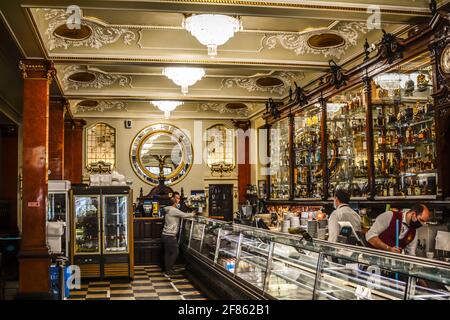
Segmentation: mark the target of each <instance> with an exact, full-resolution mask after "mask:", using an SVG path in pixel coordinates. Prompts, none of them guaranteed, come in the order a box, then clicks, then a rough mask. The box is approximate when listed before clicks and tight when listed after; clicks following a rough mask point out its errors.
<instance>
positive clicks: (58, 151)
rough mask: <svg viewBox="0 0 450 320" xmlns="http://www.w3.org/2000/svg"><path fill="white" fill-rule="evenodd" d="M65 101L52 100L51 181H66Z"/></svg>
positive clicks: (50, 115)
mask: <svg viewBox="0 0 450 320" xmlns="http://www.w3.org/2000/svg"><path fill="white" fill-rule="evenodd" d="M65 108H66V100H65V99H62V98H61V99H52V100H50V108H49V140H48V160H49V162H48V169H49V176H48V178H49V180H63V179H64V110H65Z"/></svg>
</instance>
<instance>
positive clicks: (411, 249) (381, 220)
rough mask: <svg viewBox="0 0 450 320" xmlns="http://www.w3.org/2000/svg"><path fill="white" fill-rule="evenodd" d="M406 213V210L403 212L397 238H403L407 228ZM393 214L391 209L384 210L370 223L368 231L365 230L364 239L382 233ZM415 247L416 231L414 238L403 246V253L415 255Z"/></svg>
mask: <svg viewBox="0 0 450 320" xmlns="http://www.w3.org/2000/svg"><path fill="white" fill-rule="evenodd" d="M406 213H407V212H403V219H402V226H401V229H400V234H399V236H398V238H399V239H403V238H404V237H405V236H406V234H407V233H408V230H409V226H408V225H407V224H406ZM393 215H394V213H393V212H392V211H386V212H384V213H382V214H380V215H379V216H378V217H377V218H376V219H375V222H374V224H373V225H372V227H371V228H370V229H369V231H367V233H366V240H367V241H369V240H370V239H372V238H373V237H379V236H380V234H382V233H383V231H384V230H386V229H387V228H388V227H389V224H390V223H391V220H392V217H393ZM416 248H417V232H416V235H415V236H414V239H413V240H412V241H411V242H410V243H409V244H408V245H407V246H406V247H405V253H406V254H409V255H411V256H415V255H416Z"/></svg>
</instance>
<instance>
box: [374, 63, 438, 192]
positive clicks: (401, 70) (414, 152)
mask: <svg viewBox="0 0 450 320" xmlns="http://www.w3.org/2000/svg"><path fill="white" fill-rule="evenodd" d="M432 77H433V75H432V68H431V62H430V58H429V56H428V55H424V56H419V57H417V58H415V59H414V60H413V61H409V62H407V63H404V64H403V65H401V66H399V67H398V68H396V69H393V70H390V71H389V72H386V73H383V74H380V75H378V76H377V77H375V79H374V80H375V85H376V90H375V94H374V99H373V101H372V106H373V121H374V148H375V150H374V151H375V153H374V155H375V156H374V162H375V175H376V195H377V196H378V197H407V198H408V197H421V198H422V197H425V198H434V197H435V196H436V190H437V188H436V185H437V171H436V133H435V124H434V106H433V102H432V97H431V94H432V92H433V88H432Z"/></svg>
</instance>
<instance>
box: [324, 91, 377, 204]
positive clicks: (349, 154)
mask: <svg viewBox="0 0 450 320" xmlns="http://www.w3.org/2000/svg"><path fill="white" fill-rule="evenodd" d="M362 90H363V87H362V85H359V86H357V87H355V88H352V89H350V90H347V91H344V92H343V93H340V94H338V95H335V96H333V97H332V98H331V99H330V100H329V101H328V103H327V137H328V141H327V143H328V146H327V161H328V170H329V172H328V179H329V181H328V183H329V187H328V189H329V195H330V196H332V195H333V194H334V191H335V190H336V189H338V188H344V189H346V190H348V191H349V193H350V195H351V197H352V198H366V197H367V196H368V192H369V190H368V172H367V167H368V165H367V139H366V132H365V128H366V125H365V123H366V110H365V107H364V103H363V92H362Z"/></svg>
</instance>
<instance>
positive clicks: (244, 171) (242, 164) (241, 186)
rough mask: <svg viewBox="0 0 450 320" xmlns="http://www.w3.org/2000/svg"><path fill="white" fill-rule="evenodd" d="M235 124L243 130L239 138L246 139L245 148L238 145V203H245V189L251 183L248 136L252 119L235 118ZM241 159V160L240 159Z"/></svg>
mask: <svg viewBox="0 0 450 320" xmlns="http://www.w3.org/2000/svg"><path fill="white" fill-rule="evenodd" d="M233 124H234V126H235V128H236V129H238V130H239V129H240V130H242V131H241V132H242V133H243V134H242V136H240V137H239V135H238V142H239V139H245V140H244V141H242V142H243V144H244V148H242V147H241V146H239V143H238V145H237V148H238V150H237V153H238V164H237V169H238V195H239V196H238V203H239V204H245V202H246V200H247V199H246V197H245V191H246V190H247V185H248V184H251V165H250V142H249V140H250V139H249V137H248V136H246V134H248V131H247V130H248V129H249V128H250V121H248V120H233ZM239 160H240V161H239Z"/></svg>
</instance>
